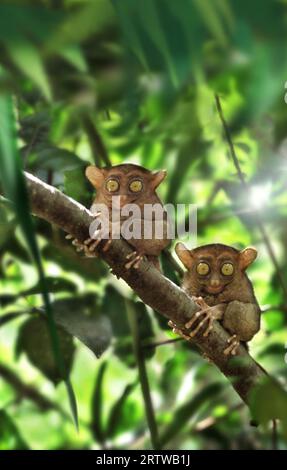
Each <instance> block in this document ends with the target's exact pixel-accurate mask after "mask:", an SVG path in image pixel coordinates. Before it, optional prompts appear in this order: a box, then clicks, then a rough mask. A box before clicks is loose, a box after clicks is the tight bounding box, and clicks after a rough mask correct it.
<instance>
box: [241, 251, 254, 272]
mask: <svg viewBox="0 0 287 470" xmlns="http://www.w3.org/2000/svg"><path fill="white" fill-rule="evenodd" d="M256 258H257V250H256V249H255V248H253V247H248V248H244V250H242V251H240V253H239V268H240V269H241V270H242V271H244V270H245V269H246V268H248V266H249V265H250V264H251V263H253V261H254V260H255V259H256Z"/></svg>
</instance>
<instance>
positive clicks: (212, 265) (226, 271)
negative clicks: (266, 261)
mask: <svg viewBox="0 0 287 470" xmlns="http://www.w3.org/2000/svg"><path fill="white" fill-rule="evenodd" d="M175 251H176V253H177V256H178V257H179V259H180V260H181V261H182V263H183V264H184V266H185V267H186V268H187V269H188V271H189V273H190V275H191V276H192V282H193V283H194V285H195V287H196V288H197V289H198V292H201V293H205V294H209V295H218V294H220V293H221V292H222V291H223V290H224V289H225V287H226V286H227V285H228V284H230V283H231V282H233V281H234V280H235V278H238V277H239V275H240V274H242V273H243V272H244V271H245V269H246V268H247V267H248V266H249V265H250V264H251V263H252V262H253V261H254V260H255V258H256V256H257V251H256V249H255V248H245V249H244V250H242V251H239V250H237V249H235V248H233V247H231V246H227V245H221V244H219V243H215V244H211V245H204V246H200V247H198V248H195V249H193V250H188V249H187V248H186V247H185V245H184V244H183V243H178V244H177V245H176V247H175Z"/></svg>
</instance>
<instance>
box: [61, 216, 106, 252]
mask: <svg viewBox="0 0 287 470" xmlns="http://www.w3.org/2000/svg"><path fill="white" fill-rule="evenodd" d="M100 214H101V213H100V212H98V213H96V214H95V215H94V217H95V218H98V217H99V216H100ZM66 239H67V240H72V245H74V246H75V247H76V251H77V252H81V251H84V254H85V256H87V257H88V258H95V257H97V256H98V253H97V248H98V245H99V244H100V243H101V241H103V238H102V237H101V230H100V229H99V230H95V232H94V233H93V237H92V238H87V240H85V241H84V242H80V241H79V240H77V239H76V238H74V237H73V236H72V235H67V236H66ZM111 242H112V240H110V239H106V237H105V244H104V246H103V251H107V250H108V249H109V247H110V244H111Z"/></svg>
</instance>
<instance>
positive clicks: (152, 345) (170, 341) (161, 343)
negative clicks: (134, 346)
mask: <svg viewBox="0 0 287 470" xmlns="http://www.w3.org/2000/svg"><path fill="white" fill-rule="evenodd" d="M178 341H183V338H174V339H167V340H165V341H157V342H155V343H150V344H142V345H141V348H142V349H153V348H157V347H158V346H165V345H166V344H173V343H177V342H178Z"/></svg>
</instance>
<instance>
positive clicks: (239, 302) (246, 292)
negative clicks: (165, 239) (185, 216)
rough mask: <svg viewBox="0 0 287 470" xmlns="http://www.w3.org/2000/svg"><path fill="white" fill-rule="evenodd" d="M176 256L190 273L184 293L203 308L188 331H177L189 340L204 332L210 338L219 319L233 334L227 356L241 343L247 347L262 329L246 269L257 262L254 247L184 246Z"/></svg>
mask: <svg viewBox="0 0 287 470" xmlns="http://www.w3.org/2000/svg"><path fill="white" fill-rule="evenodd" d="M175 250H176V253H177V255H178V257H179V259H180V260H181V261H182V263H183V264H184V266H185V267H186V268H187V272H186V273H185V275H184V279H183V282H182V288H183V290H184V291H185V292H186V293H187V294H188V295H189V296H191V297H192V298H193V300H194V301H195V302H196V303H197V304H198V305H199V306H200V307H201V310H199V311H198V312H197V313H195V314H194V316H193V318H192V319H191V320H190V321H188V322H187V323H186V325H185V328H186V329H187V330H190V329H191V331H190V332H189V336H188V335H187V334H186V333H183V332H181V331H180V330H178V329H177V328H176V327H175V325H171V326H173V327H175V331H176V332H178V333H180V334H182V336H184V337H185V338H186V339H190V338H192V337H193V336H195V335H196V334H200V333H202V334H203V336H208V335H209V333H210V331H211V330H212V327H213V321H214V320H218V321H219V322H220V323H221V324H222V326H223V327H224V328H225V329H226V330H227V331H228V332H229V333H230V334H231V336H230V338H229V339H228V344H227V345H226V349H225V350H224V354H226V355H229V354H232V355H235V354H236V352H237V349H238V346H239V344H240V342H242V343H243V344H245V345H246V344H247V342H248V341H250V340H251V339H252V338H253V336H254V335H255V334H256V333H257V332H258V331H259V328H260V308H259V305H258V303H257V300H256V298H255V295H254V291H253V287H252V284H251V282H250V280H249V279H248V277H247V275H246V273H245V270H246V268H247V267H248V266H249V265H250V264H251V263H252V262H253V261H254V260H255V258H256V256H257V251H256V250H255V248H245V249H244V250H242V251H239V250H237V249H235V248H232V247H230V246H226V245H221V244H211V245H205V246H201V247H198V248H195V249H193V250H188V249H187V248H186V247H185V246H184V244H183V243H178V244H177V245H176V248H175Z"/></svg>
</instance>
